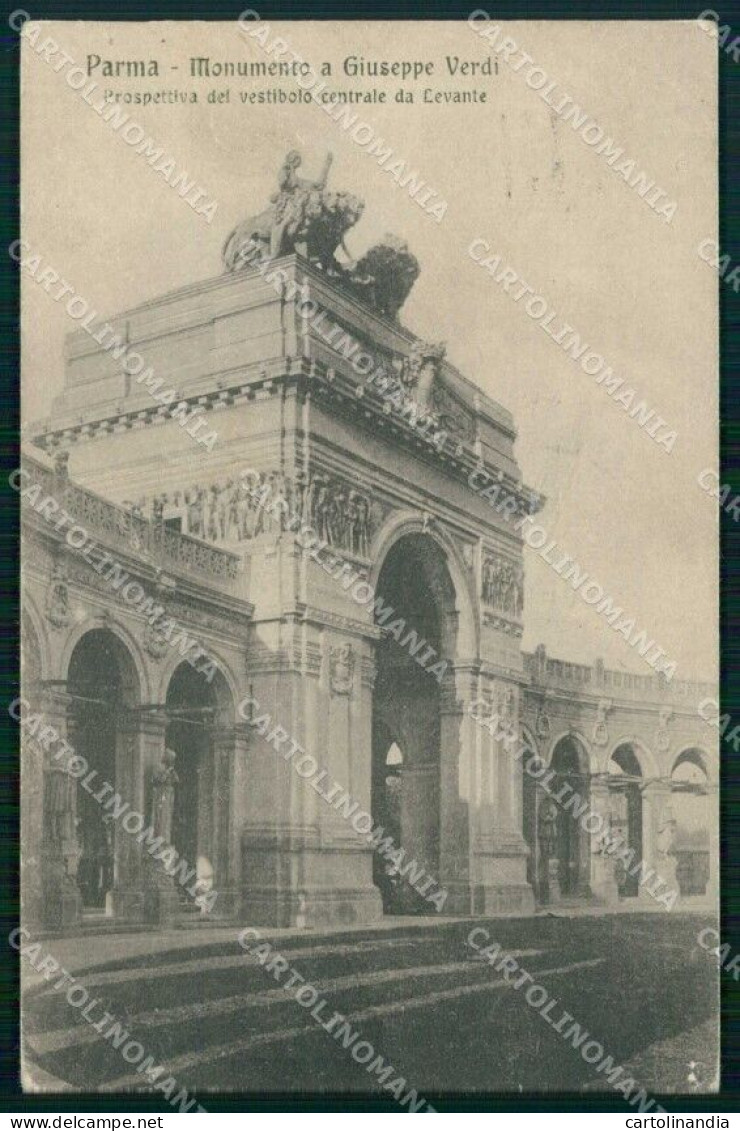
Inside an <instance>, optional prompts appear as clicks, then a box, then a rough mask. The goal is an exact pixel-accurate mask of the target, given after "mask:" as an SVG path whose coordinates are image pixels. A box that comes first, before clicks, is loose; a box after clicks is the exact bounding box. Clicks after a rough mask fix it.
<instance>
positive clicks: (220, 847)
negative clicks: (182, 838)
mask: <svg viewBox="0 0 740 1131" xmlns="http://www.w3.org/2000/svg"><path fill="white" fill-rule="evenodd" d="M245 746H246V735H245V734H244V730H243V728H242V727H233V726H232V727H219V728H217V729H216V730H214V733H213V752H212V760H213V823H212V838H211V863H212V864H213V885H214V889H215V891H216V892H217V893H218V894H217V896H216V900H215V902H214V904H213V913H214V915H216V916H219V917H221V916H229V915H234V914H236V912H237V911H238V909H239V891H238V883H237V864H238V861H237V860H236V859H235V857H234V853H233V843H234V828H233V826H234V808H233V805H234V792H235V779H236V762H237V759H239V758H243V748H244V747H245ZM194 863H196V862H195V861H194Z"/></svg>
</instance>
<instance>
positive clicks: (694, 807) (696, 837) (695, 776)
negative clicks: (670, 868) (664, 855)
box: [671, 746, 712, 897]
mask: <svg viewBox="0 0 740 1131" xmlns="http://www.w3.org/2000/svg"><path fill="white" fill-rule="evenodd" d="M711 788H712V786H711V782H710V777H709V772H708V761H707V756H706V754H705V752H704V751H703V750H701V749H700V748H699V747H696V746H691V747H687V748H686V749H684V750H682V751H681V752H680V753H679V754H678V755H677V757H676V758H675V760H674V763H673V766H672V768H671V810H672V814H673V820H674V821H675V825H674V833H673V845H672V852H673V855H674V856H675V857H676V880H677V882H678V889H679V892H680V893H681V896H682V897H686V896H703V895H706V893H707V887H708V885H709V878H710V870H711V869H710V863H711V861H710V852H711V851H712V842H711V829H710V821H711V820H712V805H711V802H710V796H709V792H710V789H711Z"/></svg>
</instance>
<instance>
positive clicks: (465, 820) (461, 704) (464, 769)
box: [438, 668, 480, 915]
mask: <svg viewBox="0 0 740 1131" xmlns="http://www.w3.org/2000/svg"><path fill="white" fill-rule="evenodd" d="M476 693H477V675H476V673H475V672H472V671H471V672H467V673H458V672H456V671H455V669H454V668H452V669H449V670H448V671H447V673H446V675H445V677H444V681H443V684H442V687H441V689H440V742H439V746H440V753H439V757H440V806H439V819H440V829H439V877H438V879H439V884H440V887H441V888H442V889H443V890H444V891H446V892H447V900H446V902H445V906H444V911H445V913H446V914H448V915H469V914H470V913H471V911H472V909H473V907H472V899H473V897H472V887H471V884H472V876H471V849H472V844H471V842H472V841H473V839H474V836H475V820H476V815H477V806H478V796H479V789H480V769H479V765H480V754H479V742H480V738H479V735H478V733H477V731H476V724H475V722H474V720H473V718H472V715H471V714H470V712H469V711H468V710H466V707H467V706H469V705H470V703H472V701H473V699H474V698H475V697H476Z"/></svg>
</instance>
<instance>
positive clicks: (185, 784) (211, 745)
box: [165, 662, 233, 902]
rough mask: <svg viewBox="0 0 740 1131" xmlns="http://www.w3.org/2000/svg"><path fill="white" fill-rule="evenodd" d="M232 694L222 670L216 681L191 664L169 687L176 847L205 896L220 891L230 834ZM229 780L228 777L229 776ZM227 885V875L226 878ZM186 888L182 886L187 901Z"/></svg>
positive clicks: (175, 675)
mask: <svg viewBox="0 0 740 1131" xmlns="http://www.w3.org/2000/svg"><path fill="white" fill-rule="evenodd" d="M230 703H231V693H230V691H229V688H228V686H227V684H226V681H225V679H224V677H223V676H222V675H221V673H220V672H217V673H216V676H215V677H214V678H213V680H212V681H210V682H209V681H208V679H207V678H206V676H205V675H204V674H202V673H201V672H198V671H196V669H195V668H194V667H193V666H192V665H191V664H188V663H185V662H183V663H182V664H180V665H179V666H178V667H177V668H176V669H175V671H174V673H173V675H172V678H171V679H170V683H169V686H168V688H167V697H166V709H167V730H166V734H165V746H166V747H167V748H168V749H170V750H172V751H173V752H174V754H175V762H174V768H175V773H176V775H177V779H176V785H175V795H174V805H173V810H172V846H173V848H174V849H175V850H176V851H177V854H178V860H180V861H185V862H186V863H187V865H188V871H191V870H194V871H195V875H196V878H195V880H194V881H193V883H191V884H190V885H189V886H190V888H191V890H192V889H193V884H195V885H197V892H198V893H199V894H201V895H205V894H206V893H208V892H210V891H213V890H218V880H217V873H218V872H219V871H221V872H223V871H224V868H225V864H224V860H223V855H222V854H221V859H219V855H220V849H221V847H222V846H223V840H224V836H225V835H227V833H226V825H227V816H226V814H227V813H228V806H229V792H230V790H229V783H228V781H224V780H222V778H223V777H224V773H223V769H222V767H221V766H220V764H219V758H218V753H219V750H218V747H219V743H218V738H219V734H220V732H221V731H222V729H223V728H224V727H227V726H228V725H229V723H230V722H232V721H233V715H232V713H230V711H229V705H230ZM226 776H227V777H228V773H227V775H226ZM222 879H223V881H224V882H225V879H226V877H222ZM187 886H188V885H184V884H181V885H180V886H179V888H178V890H179V893H180V896H181V899H182V900H183V901H184V902H189V901H190V900H189V896H188V891H187Z"/></svg>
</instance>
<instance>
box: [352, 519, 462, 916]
mask: <svg viewBox="0 0 740 1131" xmlns="http://www.w3.org/2000/svg"><path fill="white" fill-rule="evenodd" d="M375 591H376V594H377V596H378V597H379V598H381V599H382V607H381V611H377V609H376V621H377V623H378V624H379V626H380V627H381V629H382V631H383V637H382V639H381V640H380V641H379V642H378V644H377V649H376V664H377V678H376V682H375V690H374V697H373V773H372V810H373V818H374V821H375V824H376V825H381V826H382V827H383V828H384V829H385V835H386V836H387V835H392V836H393V841H394V846H395V849H397V850H398V849H402V850H403V858H402V862H401V870H402V871H403V869H404V868H405V866H406V865H407V864H410V863H415V865H416V866H417V875H418V873H419V869H423V871H424V875H425V877H428V876H433V877H435V878H437V877H438V876H439V863H440V820H441V816H440V803H441V799H440V767H441V715H440V705H441V700H440V681H441V679H442V677H443V674H444V670H445V664H444V660H443V658H445V657H446V658H447V660H448V661H449V658H450V657H451V656H452V655H453V651H454V643H453V642H452V641H451V639H450V637H451V636H453V635H454V629H451V628H450V625H451V624H454V611H455V592H454V587H453V583H452V579H451V577H450V574H449V571H448V568H447V563H446V559H445V555H444V553H443V551H442V550H441V548H440V547H439V546H438V545H437V543H436V542H435V541H434V540H433V539H432V538H431V537H429V536H428V535H424V534H409V535H406V536H405V537H402V538H401V539H399V540H398V541H397V542H396V543H395V544H394V545H393V546H392V547H391V549H390V550H389V552H388V554H387V556H386V558H385V561H384V562H383V565H382V568H381V571H380V575H379V578H378V582H377V585H376V587H375ZM389 606H390V608H391V609H392V612H391V613H390V614H387V613H385V612H384V610H386V609H387V608H388V607H389ZM435 665H436V670H435ZM412 876H413V868H409V872H408V874H407V875H401V874H399V872H398V869H397V868H395V867H394V865H393V863H392V862H389V861H388V860H387V859H383V858H381V857H380V854H379V853H376V854H375V859H374V861H373V880H374V882H375V884H376V885H377V887H378V888H379V889H380V892H381V896H382V898H383V908H384V911H385V912H386V914H401V913H403V914H409V913H415V912H424V913H429V910H430V907H429V904H428V903H427V901H426V899H425V898H424V897H423V896H422V895H420V894H419V892H418V891H417V890H416V889H415V887H414V886H412V882H413V881H412Z"/></svg>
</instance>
